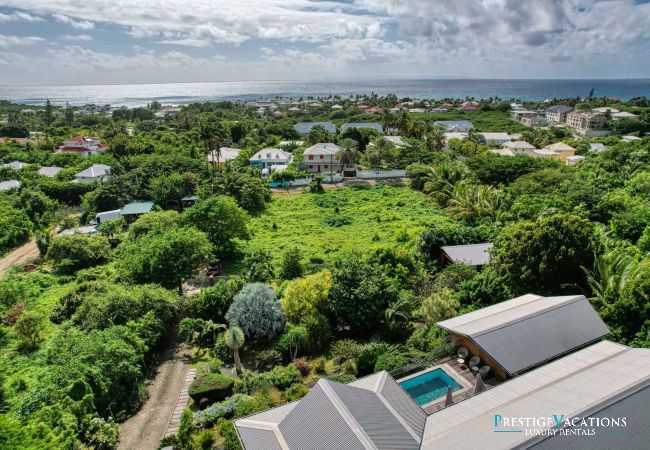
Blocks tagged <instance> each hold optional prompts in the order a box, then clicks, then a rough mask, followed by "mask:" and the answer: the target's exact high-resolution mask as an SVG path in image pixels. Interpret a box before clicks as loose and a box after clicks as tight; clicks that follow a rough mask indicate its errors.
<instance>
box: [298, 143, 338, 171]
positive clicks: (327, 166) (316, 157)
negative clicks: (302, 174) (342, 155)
mask: <svg viewBox="0 0 650 450" xmlns="http://www.w3.org/2000/svg"><path fill="white" fill-rule="evenodd" d="M339 150H341V148H340V147H339V146H338V145H336V144H331V143H319V144H315V145H312V146H311V147H308V148H306V149H305V151H304V152H303V155H304V156H305V164H306V165H307V172H309V173H330V172H341V171H342V170H343V164H341V161H339V160H338V159H337V158H336V154H337V153H338V152H339Z"/></svg>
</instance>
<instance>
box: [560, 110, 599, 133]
mask: <svg viewBox="0 0 650 450" xmlns="http://www.w3.org/2000/svg"><path fill="white" fill-rule="evenodd" d="M605 120H606V117H605V114H603V113H600V112H579V111H573V112H570V113H568V114H567V116H566V123H567V125H568V126H570V127H571V128H574V129H575V130H576V131H577V132H578V133H579V134H582V135H584V136H585V137H594V136H605V135H607V134H609V131H607V129H606V127H605Z"/></svg>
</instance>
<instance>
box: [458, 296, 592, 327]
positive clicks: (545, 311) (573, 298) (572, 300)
mask: <svg viewBox="0 0 650 450" xmlns="http://www.w3.org/2000/svg"><path fill="white" fill-rule="evenodd" d="M558 297H560V296H557V297H540V298H537V299H535V300H532V301H530V302H528V303H522V304H521V305H517V306H515V307H513V308H512V309H511V310H510V311H512V310H515V309H517V308H519V307H523V306H524V305H529V304H530V303H533V302H539V301H541V300H544V299H547V298H558ZM582 299H585V300H586V299H587V298H586V297H585V296H584V295H581V294H579V295H576V296H572V298H569V299H567V301H566V302H563V303H559V304H557V305H551V306H548V307H546V308H543V309H540V310H539V311H536V312H534V313H532V314H529V315H526V316H523V317H517V318H514V319H512V320H509V321H508V322H504V323H502V324H499V325H497V326H494V327H492V328H487V329H485V330H483V331H480V332H478V333H475V334H472V336H482V335H484V334H486V333H491V332H493V331H494V330H498V329H501V328H505V327H507V326H510V325H512V324H514V323H518V322H523V321H524V320H528V319H532V318H533V317H537V316H539V315H540V314H546V313H547V312H549V311H553V310H555V309H558V308H563V307H565V306H567V305H570V304H572V303H575V302H577V301H580V300H582ZM501 312H503V311H501ZM487 317H490V316H487ZM481 319H483V317H482V318H480V319H475V320H473V321H472V322H476V321H477V320H481ZM472 322H469V323H472Z"/></svg>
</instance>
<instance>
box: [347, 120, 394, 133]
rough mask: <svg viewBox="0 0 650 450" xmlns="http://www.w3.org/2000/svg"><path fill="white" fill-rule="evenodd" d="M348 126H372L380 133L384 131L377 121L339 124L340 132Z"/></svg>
mask: <svg viewBox="0 0 650 450" xmlns="http://www.w3.org/2000/svg"><path fill="white" fill-rule="evenodd" d="M350 128H372V129H373V130H375V131H379V132H380V133H383V132H384V127H382V126H381V124H380V123H377V122H348V123H344V124H343V125H341V133H344V132H345V131H347V130H349V129H350Z"/></svg>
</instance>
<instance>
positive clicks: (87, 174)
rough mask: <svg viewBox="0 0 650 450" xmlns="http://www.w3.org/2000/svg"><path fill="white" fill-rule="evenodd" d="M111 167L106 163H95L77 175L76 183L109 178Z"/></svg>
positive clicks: (96, 181)
mask: <svg viewBox="0 0 650 450" xmlns="http://www.w3.org/2000/svg"><path fill="white" fill-rule="evenodd" d="M110 171H111V167H110V166H107V165H105V164H93V165H92V166H90V167H89V168H87V169H86V170H82V171H81V172H79V173H77V174H76V175H75V182H76V183H99V182H102V181H104V180H107V179H108V177H109V174H110Z"/></svg>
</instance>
